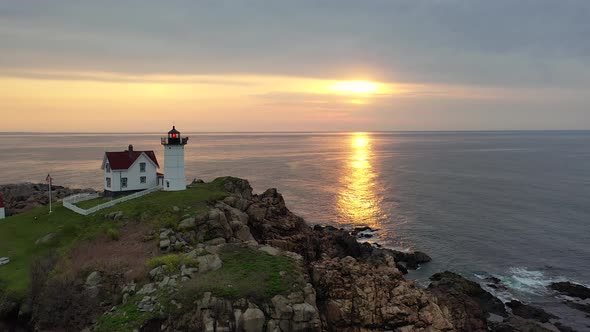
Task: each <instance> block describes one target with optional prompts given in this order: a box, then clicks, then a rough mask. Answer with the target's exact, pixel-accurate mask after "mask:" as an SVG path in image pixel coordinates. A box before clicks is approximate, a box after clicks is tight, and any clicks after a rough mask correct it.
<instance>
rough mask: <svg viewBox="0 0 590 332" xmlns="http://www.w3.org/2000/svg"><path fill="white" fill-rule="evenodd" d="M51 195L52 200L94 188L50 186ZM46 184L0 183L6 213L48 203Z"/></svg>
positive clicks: (26, 209) (9, 213) (11, 213)
mask: <svg viewBox="0 0 590 332" xmlns="http://www.w3.org/2000/svg"><path fill="white" fill-rule="evenodd" d="M51 190H52V192H51V196H52V199H53V201H54V202H56V201H58V200H60V199H62V198H65V197H67V196H70V195H75V194H79V193H83V192H95V190H94V189H70V188H66V187H62V186H55V185H54V186H52V187H51ZM47 191H48V187H47V184H43V183H28V182H25V183H16V184H5V185H0V193H1V194H2V196H3V197H4V203H5V204H6V213H7V215H13V214H17V213H22V212H25V211H28V210H31V209H34V208H36V207H39V206H42V205H46V204H49V196H48V194H47Z"/></svg>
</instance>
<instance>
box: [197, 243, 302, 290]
mask: <svg viewBox="0 0 590 332" xmlns="http://www.w3.org/2000/svg"><path fill="white" fill-rule="evenodd" d="M220 257H221V260H222V261H223V266H222V267H221V269H219V270H217V271H214V272H209V273H206V274H204V275H201V276H199V277H198V278H196V279H193V280H192V281H191V283H189V285H188V286H187V288H188V289H191V288H192V289H193V290H195V291H196V293H197V294H198V293H203V292H211V293H212V294H213V295H216V296H221V297H225V298H234V299H237V298H254V299H258V300H265V299H266V300H267V299H270V298H272V297H273V296H275V295H277V294H286V293H289V292H291V291H293V290H294V289H301V287H302V286H303V285H304V283H303V279H302V277H301V276H302V272H301V271H300V267H299V266H298V264H297V263H296V262H295V261H294V260H293V259H291V258H289V257H286V256H282V255H279V256H271V255H269V254H267V253H264V252H261V251H259V250H254V249H250V248H243V247H239V246H232V245H228V246H226V247H225V248H223V250H222V251H221V252H220ZM281 273H282V274H283V275H281ZM187 293H189V294H194V293H195V292H191V291H188V292H187Z"/></svg>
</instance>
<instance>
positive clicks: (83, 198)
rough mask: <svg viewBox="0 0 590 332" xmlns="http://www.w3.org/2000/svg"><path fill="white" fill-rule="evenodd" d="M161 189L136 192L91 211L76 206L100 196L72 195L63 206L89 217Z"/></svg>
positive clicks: (65, 200) (95, 207) (154, 188)
mask: <svg viewBox="0 0 590 332" xmlns="http://www.w3.org/2000/svg"><path fill="white" fill-rule="evenodd" d="M161 189H162V188H161V187H159V186H158V187H153V188H150V189H146V190H143V191H139V192H136V193H134V194H131V195H127V196H123V197H121V198H117V199H113V200H112V201H108V202H106V203H102V204H100V205H97V206H94V207H91V208H90V209H86V210H85V209H82V208H80V207H78V206H76V205H75V204H76V203H79V202H82V201H87V200H89V199H94V198H98V197H100V195H99V194H77V195H72V196H68V197H66V198H64V199H63V206H64V207H66V208H68V209H70V210H72V211H74V212H76V213H79V214H81V215H84V216H87V215H89V214H92V213H94V212H96V211H100V210H102V209H106V208H109V207H111V206H113V205H115V204H118V203H121V202H125V201H128V200H132V199H135V198H138V197H141V196H144V195H147V194H151V193H153V192H156V191H159V190H161Z"/></svg>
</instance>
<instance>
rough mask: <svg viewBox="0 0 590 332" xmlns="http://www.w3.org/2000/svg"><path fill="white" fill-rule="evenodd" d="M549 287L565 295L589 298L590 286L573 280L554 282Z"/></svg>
mask: <svg viewBox="0 0 590 332" xmlns="http://www.w3.org/2000/svg"><path fill="white" fill-rule="evenodd" d="M549 287H551V289H553V290H556V291H558V292H560V293H563V294H565V295H567V296H571V297H577V298H580V299H583V300H585V299H587V298H590V288H588V287H586V286H584V285H580V284H575V283H573V282H569V281H565V282H554V283H552V284H551V285H550V286H549Z"/></svg>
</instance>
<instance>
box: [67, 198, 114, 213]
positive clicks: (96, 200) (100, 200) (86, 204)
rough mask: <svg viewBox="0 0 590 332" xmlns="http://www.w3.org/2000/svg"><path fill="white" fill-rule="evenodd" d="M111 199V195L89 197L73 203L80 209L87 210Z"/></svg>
mask: <svg viewBox="0 0 590 332" xmlns="http://www.w3.org/2000/svg"><path fill="white" fill-rule="evenodd" d="M117 198H118V197H117ZM112 200H113V198H112V197H98V198H93V199H89V200H86V201H81V202H78V203H75V204H74V205H76V206H77V207H79V208H81V209H84V210H88V209H90V208H93V207H95V206H97V205H100V204H103V203H106V202H110V201H112Z"/></svg>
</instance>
